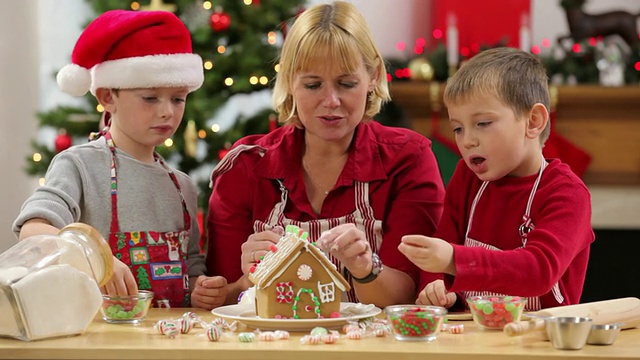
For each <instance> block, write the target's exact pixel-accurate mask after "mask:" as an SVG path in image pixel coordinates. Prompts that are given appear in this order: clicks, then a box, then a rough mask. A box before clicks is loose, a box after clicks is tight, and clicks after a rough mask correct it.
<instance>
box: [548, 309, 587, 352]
mask: <svg viewBox="0 0 640 360" xmlns="http://www.w3.org/2000/svg"><path fill="white" fill-rule="evenodd" d="M592 322H593V321H592V320H591V319H590V318H584V317H552V318H549V319H547V320H546V321H545V326H546V329H547V335H548V336H549V340H551V344H552V345H553V347H554V348H556V349H560V350H580V349H582V348H583V347H584V345H585V344H586V343H587V337H588V336H589V332H590V331H591V324H592Z"/></svg>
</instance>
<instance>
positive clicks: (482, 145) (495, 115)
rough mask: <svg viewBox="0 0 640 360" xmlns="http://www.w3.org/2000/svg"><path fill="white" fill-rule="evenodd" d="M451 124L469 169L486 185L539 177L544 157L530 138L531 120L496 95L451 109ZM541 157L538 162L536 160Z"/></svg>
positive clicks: (473, 100) (479, 98) (465, 101)
mask: <svg viewBox="0 0 640 360" xmlns="http://www.w3.org/2000/svg"><path fill="white" fill-rule="evenodd" d="M448 111H449V124H450V125H451V128H452V129H453V132H454V135H455V139H456V144H457V145H458V149H459V150H460V153H461V154H462V157H463V159H464V161H465V163H466V164H467V166H468V167H469V169H471V170H472V171H473V172H474V173H475V174H476V175H477V176H478V178H480V179H481V180H483V181H492V180H497V179H500V178H502V177H504V176H507V175H509V176H528V175H532V174H535V173H536V172H537V168H536V166H535V163H536V161H537V160H538V159H539V157H540V153H539V152H538V154H537V155H535V152H534V151H533V150H532V149H533V147H532V146H531V141H529V139H528V138H527V136H526V128H527V123H528V119H527V117H526V116H524V115H523V116H521V117H517V116H516V114H515V113H514V111H513V109H512V108H511V107H509V106H507V105H506V104H504V103H503V102H502V101H500V100H499V99H498V98H496V97H495V96H493V95H481V94H478V95H475V96H472V97H471V98H470V99H465V100H461V101H458V102H457V103H454V104H449V105H448ZM536 156H537V158H536Z"/></svg>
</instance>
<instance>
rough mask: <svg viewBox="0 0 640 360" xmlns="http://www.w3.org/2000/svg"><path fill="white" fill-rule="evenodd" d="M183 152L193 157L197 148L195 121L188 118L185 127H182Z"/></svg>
mask: <svg viewBox="0 0 640 360" xmlns="http://www.w3.org/2000/svg"><path fill="white" fill-rule="evenodd" d="M182 136H183V137H184V153H185V155H187V156H189V157H192V158H195V157H196V152H197V149H198V130H197V129H196V122H195V121H193V120H189V121H188V122H187V127H186V128H185V129H184V134H182Z"/></svg>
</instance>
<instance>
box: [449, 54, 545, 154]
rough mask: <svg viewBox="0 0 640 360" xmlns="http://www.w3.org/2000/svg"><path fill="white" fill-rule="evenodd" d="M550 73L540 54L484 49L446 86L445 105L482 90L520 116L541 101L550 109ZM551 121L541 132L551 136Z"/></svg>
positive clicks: (467, 97)
mask: <svg viewBox="0 0 640 360" xmlns="http://www.w3.org/2000/svg"><path fill="white" fill-rule="evenodd" d="M548 82H549V77H548V76H547V71H546V69H545V67H544V65H543V64H542V62H541V61H540V59H538V57H536V56H535V55H533V54H530V53H527V52H524V51H522V50H519V49H515V48H508V47H499V48H494V49H489V50H485V51H483V52H481V53H479V54H478V55H476V56H474V57H473V58H471V60H469V61H468V62H467V63H465V64H464V65H462V66H461V67H460V70H458V71H457V72H456V73H455V75H453V76H452V77H451V78H450V79H449V80H448V81H447V86H446V88H445V90H444V103H445V105H447V106H448V105H449V104H456V103H459V102H460V101H465V100H468V99H470V98H472V97H474V96H477V95H479V94H483V95H493V96H495V97H497V98H498V99H500V100H501V101H502V102H504V103H505V104H506V105H507V106H509V107H511V108H512V109H513V111H514V113H515V114H516V115H517V116H521V115H523V114H526V113H527V112H529V111H530V110H531V108H532V107H533V105H535V104H536V103H540V104H542V105H544V106H545V108H546V109H547V112H549V109H550V100H549V85H548ZM550 129H551V122H550V121H548V122H547V126H546V127H545V128H544V130H543V131H542V133H541V134H540V143H541V144H544V142H545V141H546V140H547V139H548V138H549V132H550V131H551V130H550Z"/></svg>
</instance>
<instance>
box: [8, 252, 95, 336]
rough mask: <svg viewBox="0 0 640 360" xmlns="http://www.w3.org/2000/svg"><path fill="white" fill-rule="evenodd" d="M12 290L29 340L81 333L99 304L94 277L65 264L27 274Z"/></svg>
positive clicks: (91, 319) (93, 315)
mask: <svg viewBox="0 0 640 360" xmlns="http://www.w3.org/2000/svg"><path fill="white" fill-rule="evenodd" d="M13 291H14V295H15V298H16V301H17V303H18V304H19V306H20V307H21V309H22V315H23V321H24V325H25V328H26V332H27V333H26V334H25V336H26V339H29V340H37V339H44V338H49V337H56V336H66V335H74V334H82V333H83V332H84V331H85V330H86V328H87V326H88V325H89V324H90V323H91V321H93V318H94V317H95V315H96V313H97V311H98V309H99V308H100V305H101V304H102V295H101V294H100V289H99V288H98V285H97V284H96V282H95V280H94V279H93V278H92V277H90V276H88V275H87V274H85V273H84V272H81V271H78V270H77V269H75V268H74V267H72V266H70V265H66V264H63V265H52V266H49V267H47V268H45V269H42V270H40V271H36V272H32V273H30V274H28V275H27V276H25V277H24V278H23V279H22V280H20V281H19V282H17V283H16V284H14V285H13ZM0 313H2V314H6V313H7V312H6V309H4V308H0ZM6 335H10V336H12V335H11V334H6Z"/></svg>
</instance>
